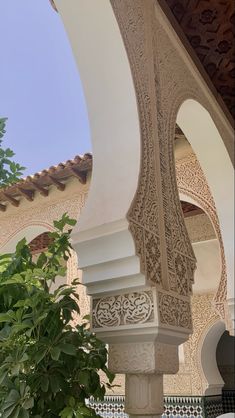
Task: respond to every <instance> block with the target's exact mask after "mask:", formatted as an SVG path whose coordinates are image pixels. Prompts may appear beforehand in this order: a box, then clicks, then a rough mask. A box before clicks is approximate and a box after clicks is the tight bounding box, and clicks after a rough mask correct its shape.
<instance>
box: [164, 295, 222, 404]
mask: <svg viewBox="0 0 235 418" xmlns="http://www.w3.org/2000/svg"><path fill="white" fill-rule="evenodd" d="M213 296H214V295H213V294H202V295H194V296H193V297H192V318H193V334H191V335H190V337H189V340H188V341H187V342H186V343H184V345H183V350H184V362H183V363H180V366H179V372H178V373H177V374H176V375H168V376H164V394H166V395H179V396H181V395H195V396H199V395H204V393H205V389H206V387H207V381H206V380H205V377H204V374H203V371H202V368H201V361H200V357H201V353H200V350H201V344H202V340H203V337H204V335H205V333H206V332H207V330H208V329H209V328H210V326H211V325H212V324H214V323H215V322H216V321H217V320H219V316H218V314H217V313H216V311H215V309H214V308H213V306H212V300H213Z"/></svg>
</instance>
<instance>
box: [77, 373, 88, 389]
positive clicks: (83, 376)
mask: <svg viewBox="0 0 235 418" xmlns="http://www.w3.org/2000/svg"><path fill="white" fill-rule="evenodd" d="M78 381H79V383H80V384H81V385H84V386H89V383H90V372H89V370H80V372H79V373H78Z"/></svg>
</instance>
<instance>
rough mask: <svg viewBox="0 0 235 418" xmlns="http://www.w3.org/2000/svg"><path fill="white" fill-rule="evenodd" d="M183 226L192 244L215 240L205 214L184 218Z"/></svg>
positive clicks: (212, 229)
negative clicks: (184, 225)
mask: <svg viewBox="0 0 235 418" xmlns="http://www.w3.org/2000/svg"><path fill="white" fill-rule="evenodd" d="M185 224H186V227H187V230H188V233H189V237H190V240H191V242H192V243H193V242H201V241H209V240H211V239H215V238H216V234H215V230H214V228H213V226H212V223H211V222H210V219H209V218H208V216H207V215H206V214H205V213H204V214H202V215H196V216H191V217H188V218H186V219H185Z"/></svg>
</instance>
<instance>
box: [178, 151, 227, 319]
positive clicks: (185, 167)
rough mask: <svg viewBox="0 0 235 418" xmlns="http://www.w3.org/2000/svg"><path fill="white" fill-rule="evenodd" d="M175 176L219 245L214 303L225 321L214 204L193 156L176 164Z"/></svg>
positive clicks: (224, 285)
mask: <svg viewBox="0 0 235 418" xmlns="http://www.w3.org/2000/svg"><path fill="white" fill-rule="evenodd" d="M176 174H177V183H178V187H179V191H180V192H182V193H184V194H186V195H188V196H190V197H192V198H193V199H194V200H195V201H197V202H198V203H199V205H200V206H201V207H202V209H203V210H204V211H205V212H206V213H207V215H208V216H209V218H210V220H211V222H212V225H213V227H214V230H215V232H216V235H217V238H218V240H219V244H220V252H221V261H222V269H221V278H220V283H219V287H218V290H217V293H216V295H215V303H216V306H217V309H218V312H219V313H220V315H221V317H222V319H226V306H225V302H226V296H227V275H226V264H225V254H224V246H223V241H222V236H221V231H220V225H219V219H218V216H217V212H216V207H215V202H214V200H213V197H212V194H211V192H210V189H209V186H208V184H207V181H206V178H205V176H204V174H203V171H202V169H201V166H200V164H199V162H198V160H197V158H196V156H195V154H193V153H192V154H190V155H189V156H187V157H186V158H184V159H181V160H179V161H177V162H176ZM227 320H228V319H227Z"/></svg>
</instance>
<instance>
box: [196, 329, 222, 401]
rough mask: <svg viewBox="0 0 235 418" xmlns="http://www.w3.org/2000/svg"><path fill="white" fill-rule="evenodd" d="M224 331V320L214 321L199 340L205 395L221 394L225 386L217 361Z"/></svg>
mask: <svg viewBox="0 0 235 418" xmlns="http://www.w3.org/2000/svg"><path fill="white" fill-rule="evenodd" d="M224 331H225V325H224V323H223V322H222V321H216V322H215V321H213V322H212V323H210V324H209V325H208V327H207V329H206V330H205V332H204V333H203V335H202V337H201V341H200V342H199V350H198V355H199V359H198V362H199V369H200V371H201V374H202V377H203V381H204V384H203V386H204V395H207V396H208V395H217V394H220V393H221V391H222V388H223V386H224V381H223V379H222V377H221V374H220V372H219V369H218V365H217V361H216V349H217V344H218V342H219V340H220V337H221V336H222V334H223V333H224Z"/></svg>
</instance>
